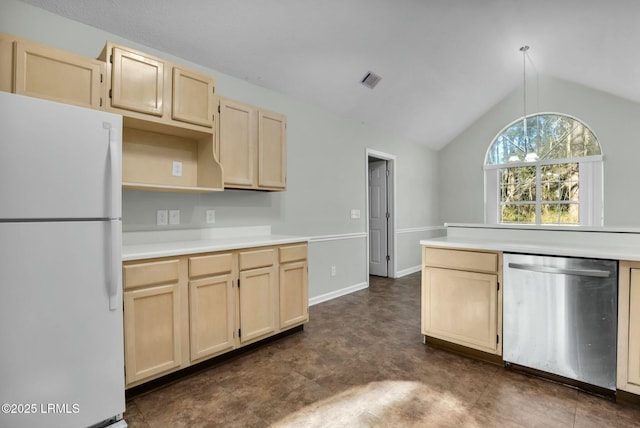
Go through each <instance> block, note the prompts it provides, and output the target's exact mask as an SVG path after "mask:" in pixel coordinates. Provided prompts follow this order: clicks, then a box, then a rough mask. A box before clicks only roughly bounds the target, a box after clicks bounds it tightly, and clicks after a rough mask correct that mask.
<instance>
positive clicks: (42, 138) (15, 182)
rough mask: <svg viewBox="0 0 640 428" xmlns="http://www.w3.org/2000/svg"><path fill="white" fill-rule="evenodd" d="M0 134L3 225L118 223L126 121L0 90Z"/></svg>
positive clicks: (117, 116) (93, 111) (0, 219)
mask: <svg viewBox="0 0 640 428" xmlns="http://www.w3.org/2000/svg"><path fill="white" fill-rule="evenodd" d="M0 132H2V137H1V138H0V151H1V152H2V156H0V195H2V204H0V221H2V220H3V219H51V218H119V217H121V207H120V200H121V188H120V186H121V177H122V175H121V172H120V157H121V153H122V142H121V135H122V117H121V116H119V115H115V114H111V113H106V112H102V111H98V110H91V109H86V108H82V107H76V106H71V105H67V104H61V103H56V102H52V101H47V100H42V99H38V98H30V97H25V96H22V95H16V94H10V93H6V92H0ZM114 184H116V185H114Z"/></svg>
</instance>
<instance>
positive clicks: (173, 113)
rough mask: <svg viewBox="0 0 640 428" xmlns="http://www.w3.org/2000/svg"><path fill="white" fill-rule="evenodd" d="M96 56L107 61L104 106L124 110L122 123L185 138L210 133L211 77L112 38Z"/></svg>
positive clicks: (212, 99)
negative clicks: (105, 99)
mask: <svg viewBox="0 0 640 428" xmlns="http://www.w3.org/2000/svg"><path fill="white" fill-rule="evenodd" d="M99 59H101V60H103V61H105V62H106V64H107V84H108V85H109V88H108V89H109V96H110V102H109V103H108V105H107V109H108V110H113V111H115V112H118V113H120V114H122V115H123V116H124V125H125V126H128V127H135V128H139V129H145V130H149V131H154V132H159V133H167V134H172V135H179V136H187V137H201V136H203V135H212V134H214V131H213V129H212V128H213V123H214V102H215V101H216V100H215V94H214V92H215V80H214V79H213V77H211V76H208V75H205V74H203V73H199V72H197V71H195V70H191V69H188V68H186V67H183V66H181V65H178V64H173V63H172V62H170V61H167V60H164V59H162V58H157V57H155V56H153V55H149V54H147V53H144V52H140V51H138V50H135V49H131V48H128V47H126V46H121V45H118V44H115V43H113V42H107V44H106V45H105V47H104V49H103V51H102V53H101V54H100V57H99ZM141 121H144V122H141ZM194 131H195V132H194Z"/></svg>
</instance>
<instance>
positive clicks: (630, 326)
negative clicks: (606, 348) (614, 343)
mask: <svg viewBox="0 0 640 428" xmlns="http://www.w3.org/2000/svg"><path fill="white" fill-rule="evenodd" d="M619 276H620V277H619V281H618V367H617V382H616V386H617V388H618V389H621V390H624V391H627V392H631V393H634V394H640V262H628V261H621V262H620V265H619Z"/></svg>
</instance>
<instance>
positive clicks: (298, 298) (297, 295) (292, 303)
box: [280, 244, 309, 328]
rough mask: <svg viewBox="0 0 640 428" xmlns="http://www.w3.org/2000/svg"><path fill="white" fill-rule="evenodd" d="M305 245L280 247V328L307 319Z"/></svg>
mask: <svg viewBox="0 0 640 428" xmlns="http://www.w3.org/2000/svg"><path fill="white" fill-rule="evenodd" d="M307 281H308V264H307V245H306V244H304V245H290V246H287V247H281V248H280V328H287V327H290V326H294V325H297V324H300V323H304V322H307V321H309V295H308V290H309V287H308V284H307Z"/></svg>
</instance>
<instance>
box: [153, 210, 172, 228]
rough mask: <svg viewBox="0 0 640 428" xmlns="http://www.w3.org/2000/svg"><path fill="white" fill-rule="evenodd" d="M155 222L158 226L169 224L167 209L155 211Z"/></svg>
mask: <svg viewBox="0 0 640 428" xmlns="http://www.w3.org/2000/svg"><path fill="white" fill-rule="evenodd" d="M156 224H157V225H158V226H166V225H167V224H169V211H167V210H158V211H157V212H156Z"/></svg>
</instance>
